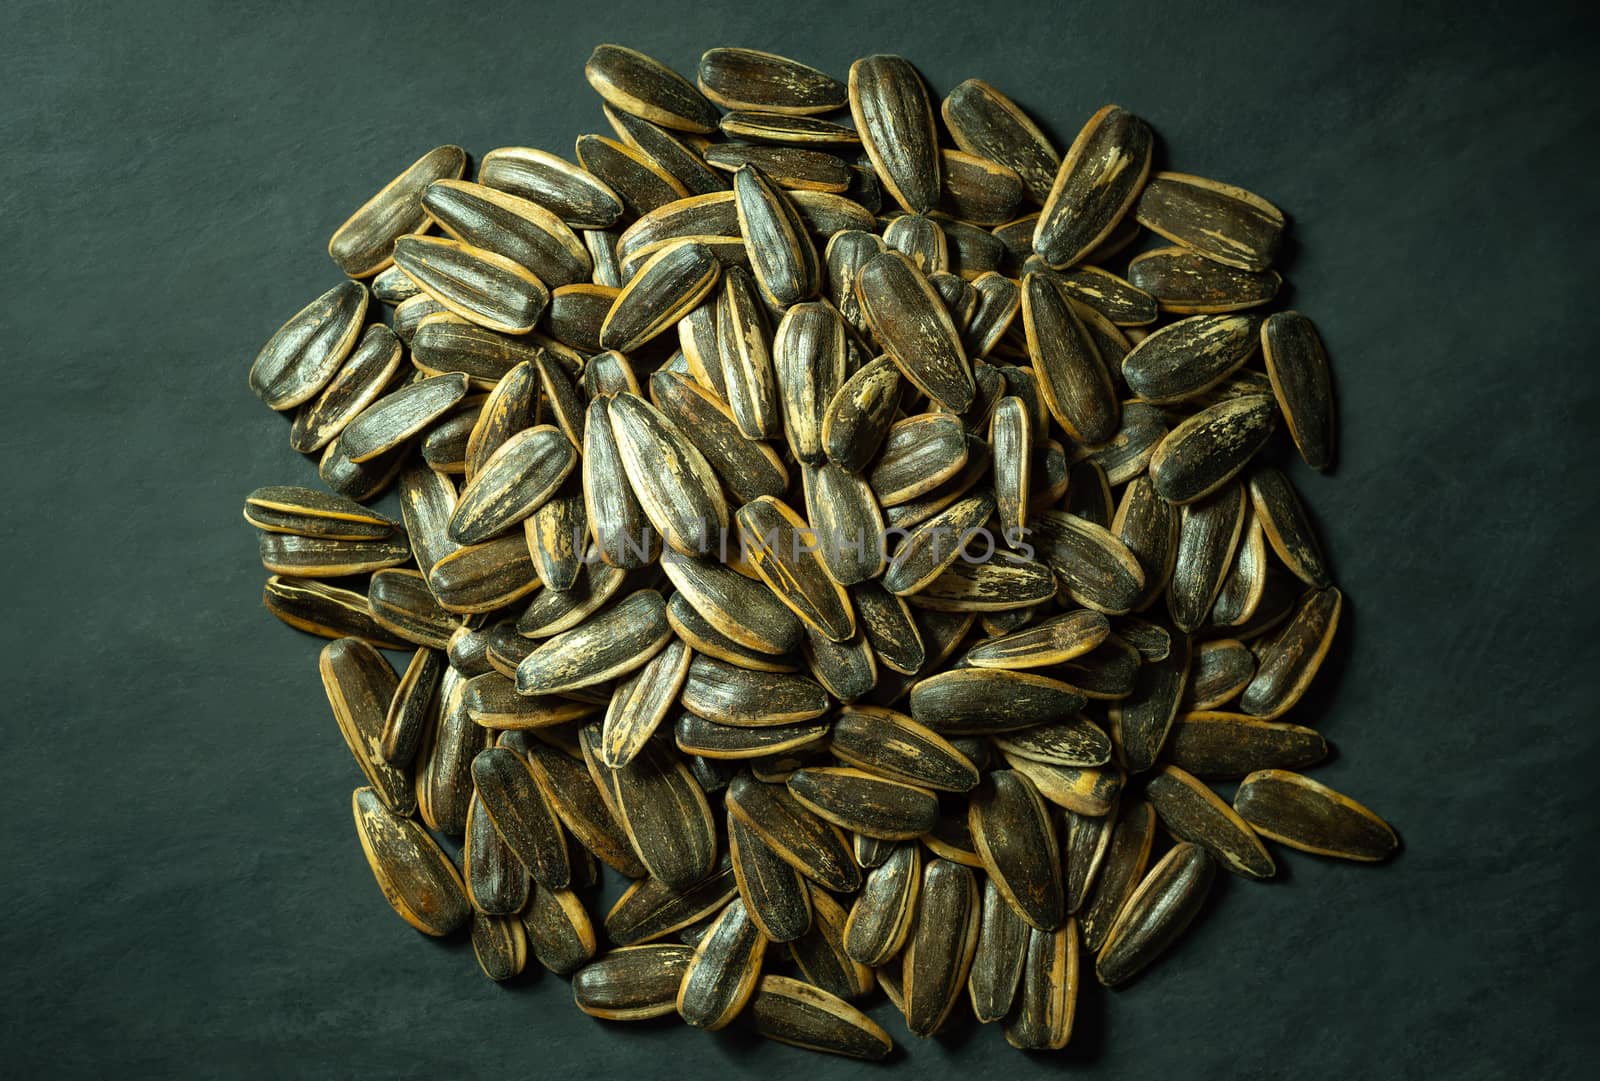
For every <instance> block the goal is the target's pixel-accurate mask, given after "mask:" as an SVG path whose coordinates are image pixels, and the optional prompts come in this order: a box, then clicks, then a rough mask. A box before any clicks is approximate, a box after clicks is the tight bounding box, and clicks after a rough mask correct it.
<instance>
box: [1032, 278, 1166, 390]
mask: <svg viewBox="0 0 1600 1081" xmlns="http://www.w3.org/2000/svg"><path fill="white" fill-rule="evenodd" d="M1043 273H1044V274H1045V276H1046V277H1048V278H1050V280H1051V281H1053V282H1054V283H1055V284H1056V286H1057V287H1058V288H1059V289H1060V290H1061V291H1062V293H1063V294H1065V295H1066V296H1067V297H1069V298H1070V299H1071V300H1072V301H1073V302H1074V303H1075V304H1077V305H1079V307H1077V308H1075V309H1074V310H1075V311H1078V312H1079V315H1080V317H1081V316H1082V309H1084V308H1087V309H1089V310H1091V311H1093V312H1094V313H1096V314H1097V315H1099V316H1100V317H1101V318H1103V319H1104V320H1106V321H1107V322H1109V323H1110V324H1111V325H1112V326H1113V327H1138V326H1145V325H1146V324H1149V323H1154V322H1155V321H1156V314H1157V312H1156V298H1155V297H1153V296H1151V295H1150V294H1149V293H1146V292H1145V291H1144V290H1142V289H1138V288H1135V287H1134V286H1133V284H1132V283H1130V282H1128V281H1126V280H1124V279H1122V278H1119V277H1117V276H1116V275H1115V274H1113V273H1111V272H1110V271H1108V270H1102V269H1100V268H1099V267H1097V266H1079V267H1074V268H1073V269H1071V270H1063V271H1052V270H1048V269H1046V270H1045V271H1044V272H1043ZM1085 322H1087V319H1085ZM1101 359H1103V360H1106V361H1107V362H1108V366H1110V365H1109V361H1110V358H1109V357H1106V356H1105V351H1104V350H1101Z"/></svg>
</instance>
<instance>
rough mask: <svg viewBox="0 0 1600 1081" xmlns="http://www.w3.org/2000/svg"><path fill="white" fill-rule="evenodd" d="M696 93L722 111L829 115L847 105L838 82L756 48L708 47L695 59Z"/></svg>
mask: <svg viewBox="0 0 1600 1081" xmlns="http://www.w3.org/2000/svg"><path fill="white" fill-rule="evenodd" d="M699 84H700V92H701V93H702V94H704V95H705V96H706V97H708V98H710V99H711V100H712V101H713V102H715V103H716V104H717V105H720V106H722V107H723V108H724V109H734V110H737V109H756V110H764V111H766V112H772V113H783V114H786V115H791V116H807V115H810V114H812V113H831V112H833V111H835V110H836V109H842V108H844V107H845V105H846V104H847V103H848V100H849V99H848V94H847V92H846V90H845V86H844V84H843V83H841V82H839V80H837V79H835V78H833V77H832V76H831V75H828V74H826V73H825V72H821V71H818V70H817V69H816V68H813V67H808V66H807V65H805V64H802V63H800V62H799V61H798V60H790V59H789V58H788V57H785V56H777V55H775V54H773V53H765V52H760V51H758V50H756V49H711V50H709V51H708V52H706V53H704V54H703V55H702V56H701V57H700V70H699Z"/></svg>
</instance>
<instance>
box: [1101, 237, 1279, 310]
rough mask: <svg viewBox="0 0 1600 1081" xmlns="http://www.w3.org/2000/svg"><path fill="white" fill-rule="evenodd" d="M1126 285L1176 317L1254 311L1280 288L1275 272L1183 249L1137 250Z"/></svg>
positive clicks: (1276, 293) (1129, 267) (1130, 265)
mask: <svg viewBox="0 0 1600 1081" xmlns="http://www.w3.org/2000/svg"><path fill="white" fill-rule="evenodd" d="M1128 281H1130V282H1131V283H1132V284H1133V285H1134V287H1135V288H1137V289H1143V290H1144V291H1145V292H1146V293H1149V294H1150V295H1151V296H1153V297H1155V298H1156V303H1157V304H1159V305H1160V306H1161V310H1162V311H1164V312H1172V313H1173V314H1175V315H1201V314H1206V313H1209V312H1236V311H1244V310H1246V309H1248V308H1257V307H1260V306H1261V305H1263V304H1265V303H1267V302H1268V301H1270V300H1271V299H1272V298H1273V297H1275V296H1277V295H1278V287H1279V286H1280V285H1282V284H1283V279H1282V278H1280V277H1279V276H1278V272H1277V271H1275V270H1263V271H1253V270H1238V269H1235V268H1234V267H1229V266H1223V265H1222V264H1221V263H1214V262H1212V261H1211V260H1210V259H1208V258H1206V257H1205V256H1204V255H1201V254H1199V253H1198V252H1194V251H1191V250H1189V249H1188V248H1154V249H1152V250H1150V251H1146V252H1141V253H1140V254H1138V255H1136V256H1134V257H1133V260H1132V261H1131V262H1130V263H1129V264H1128Z"/></svg>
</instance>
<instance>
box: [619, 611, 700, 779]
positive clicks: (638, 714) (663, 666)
mask: <svg viewBox="0 0 1600 1081" xmlns="http://www.w3.org/2000/svg"><path fill="white" fill-rule="evenodd" d="M692 655H693V654H692V652H691V651H690V649H689V647H688V646H686V645H684V644H683V643H682V642H680V641H677V640H675V639H674V640H669V641H668V642H667V644H666V646H665V647H664V648H662V649H661V650H660V652H658V653H656V654H655V656H653V657H651V658H650V660H648V661H647V662H645V664H644V665H643V666H642V667H641V668H640V669H639V670H638V671H636V672H634V673H633V674H632V675H631V676H629V677H628V678H627V679H625V680H623V681H622V682H621V683H619V684H617V689H616V691H615V692H614V693H613V694H612V696H611V703H610V705H609V706H608V707H607V708H606V716H605V723H604V726H603V729H602V731H603V735H602V739H601V753H600V759H601V761H602V762H604V763H605V764H606V765H607V766H609V767H611V768H614V769H615V768H618V767H621V766H625V765H627V764H628V763H629V762H631V761H632V760H633V758H634V756H635V755H637V754H638V753H639V752H640V750H642V749H643V748H644V746H645V744H646V742H647V741H648V740H649V739H650V736H651V734H652V733H654V732H655V730H656V728H657V726H658V725H660V723H661V721H662V719H663V718H664V717H665V716H666V715H667V712H668V711H669V710H670V709H671V708H672V704H673V702H675V701H676V700H677V697H678V692H679V691H680V690H681V689H682V688H683V681H684V678H685V677H686V676H687V675H688V673H689V660H690V658H691V657H692Z"/></svg>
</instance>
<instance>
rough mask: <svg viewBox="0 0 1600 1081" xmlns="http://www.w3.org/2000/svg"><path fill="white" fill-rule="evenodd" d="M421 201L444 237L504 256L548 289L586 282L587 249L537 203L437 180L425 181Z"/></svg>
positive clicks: (477, 186)
mask: <svg viewBox="0 0 1600 1081" xmlns="http://www.w3.org/2000/svg"><path fill="white" fill-rule="evenodd" d="M422 205H423V207H424V209H426V210H427V212H428V216H429V217H430V218H432V219H433V220H434V221H436V222H437V223H438V224H439V227H440V228H441V229H443V230H444V232H445V233H446V234H447V235H448V236H450V237H452V238H453V239H455V240H459V241H461V242H462V243H464V244H471V245H474V246H476V247H478V248H481V249H483V250H485V251H491V252H494V253H495V254H496V255H503V256H505V257H506V258H507V259H510V260H511V261H512V262H514V263H517V264H520V265H521V266H523V267H525V268H527V269H528V270H529V271H531V272H532V273H533V274H534V276H535V277H537V278H538V279H539V280H540V281H541V282H542V283H544V284H545V285H546V286H547V287H550V288H555V287H556V286H560V285H571V284H573V283H574V282H585V281H588V280H589V275H590V272H591V271H592V270H593V264H592V262H591V260H590V258H589V252H588V249H587V248H585V247H584V245H583V242H582V241H581V240H579V239H578V236H577V234H576V233H574V232H573V231H572V230H571V229H570V228H568V226H567V224H566V223H565V222H563V221H562V220H561V218H560V217H559V216H557V215H556V214H554V213H552V212H551V211H549V210H546V209H545V208H544V207H542V206H540V205H539V204H538V203H536V202H533V201H531V200H529V199H524V198H522V197H520V196H517V195H511V194H509V193H507V192H503V191H498V190H496V189H495V188H491V187H487V186H485V185H483V184H472V183H469V182H467V181H464V180H439V181H435V182H434V183H432V184H430V185H428V188H427V190H426V191H425V192H424V193H423V196H422ZM402 269H403V268H402Z"/></svg>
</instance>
